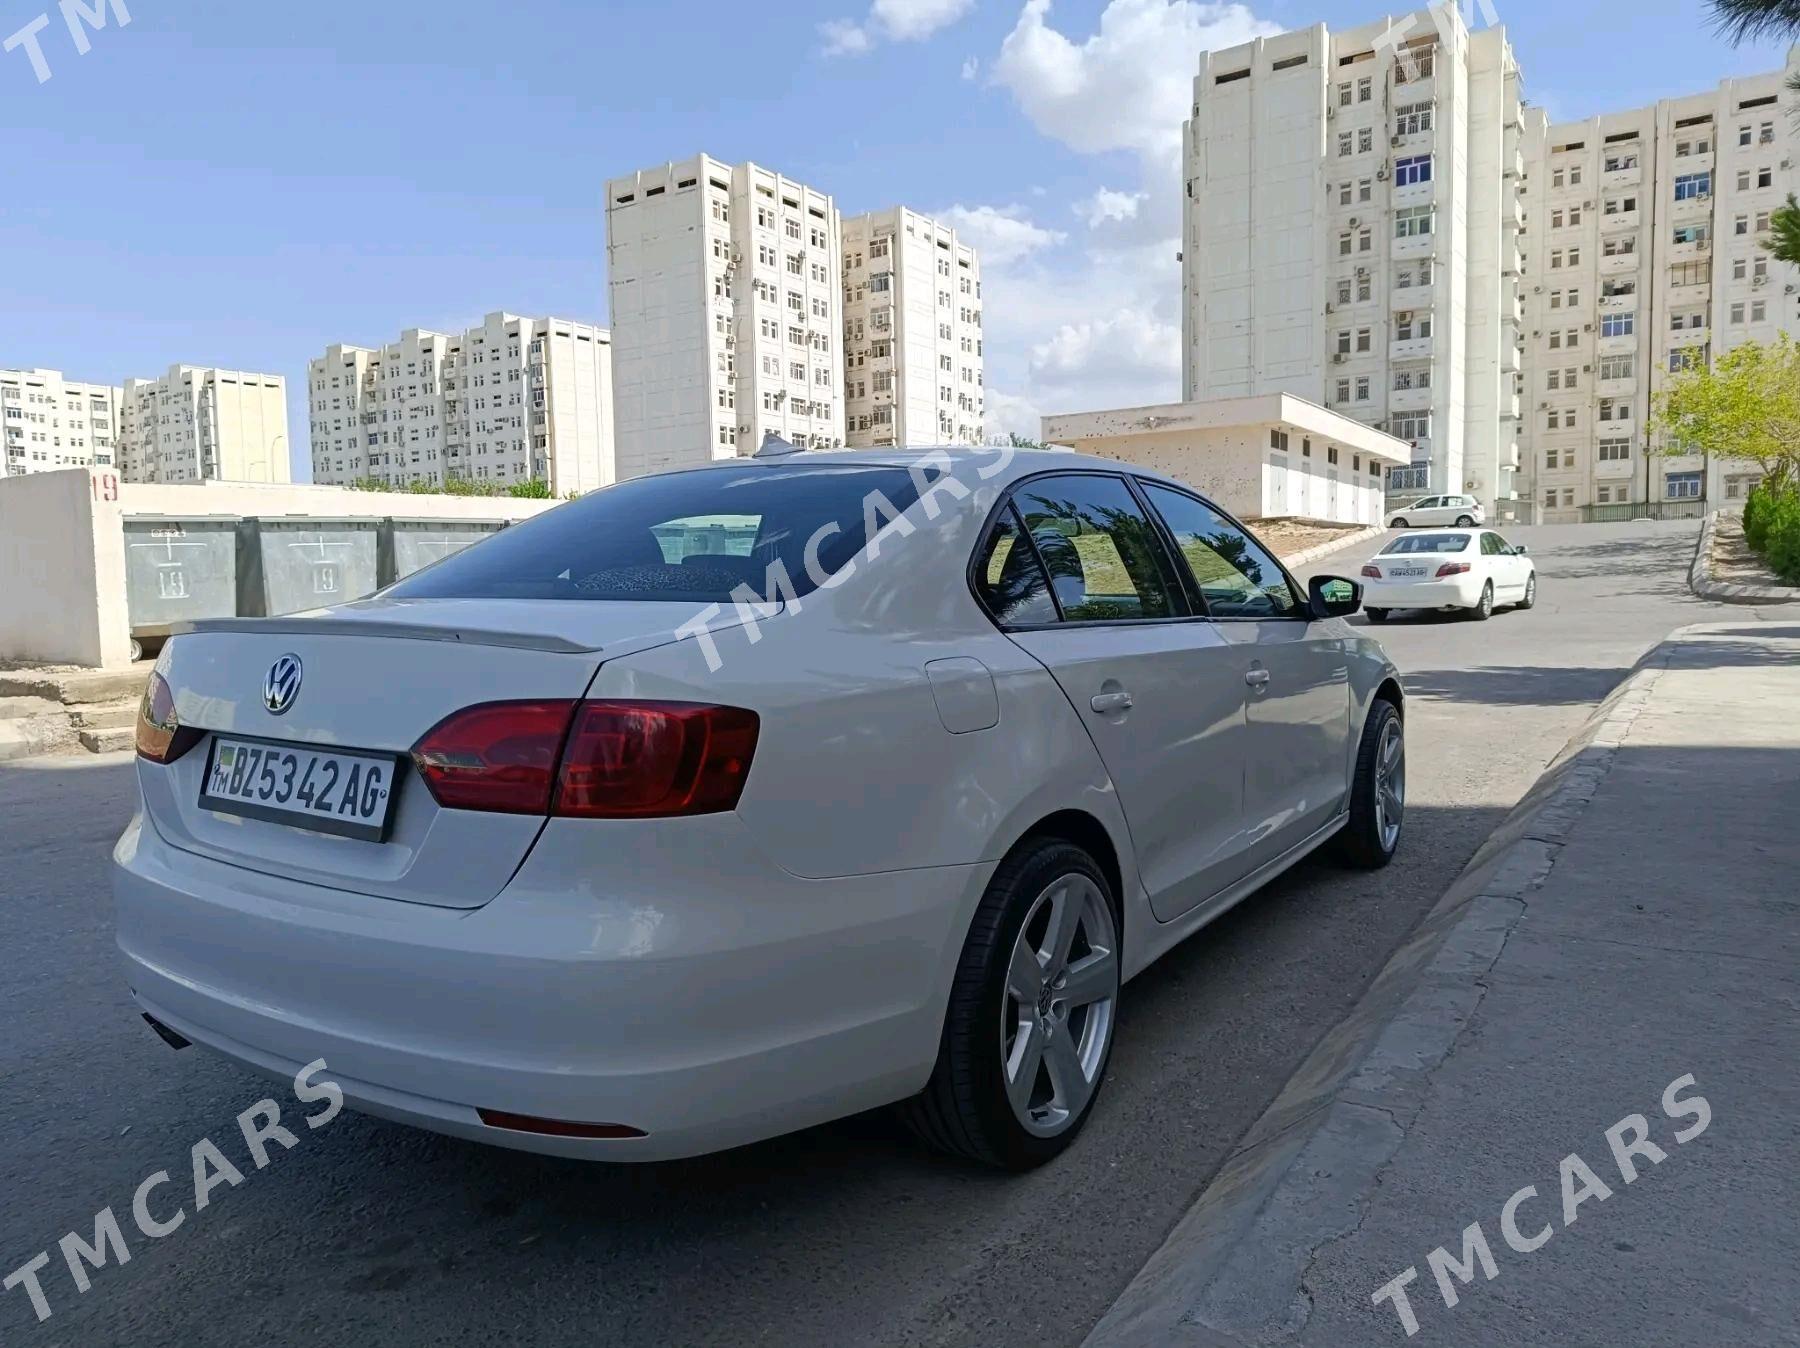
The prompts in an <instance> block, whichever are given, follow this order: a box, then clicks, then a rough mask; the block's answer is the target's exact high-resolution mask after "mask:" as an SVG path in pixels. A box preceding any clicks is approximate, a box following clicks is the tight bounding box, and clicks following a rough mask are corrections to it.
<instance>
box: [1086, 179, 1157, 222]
mask: <svg viewBox="0 0 1800 1348" xmlns="http://www.w3.org/2000/svg"><path fill="white" fill-rule="evenodd" d="M1149 196H1150V194H1149V193H1148V192H1115V191H1113V189H1112V188H1110V187H1102V188H1101V189H1100V190H1099V191H1097V192H1095V193H1094V195H1093V196H1091V197H1089V198H1087V200H1085V201H1078V202H1076V203H1075V205H1074V207H1073V208H1072V209H1073V210H1074V212H1075V214H1077V215H1079V216H1080V217H1081V218H1082V219H1083V220H1085V221H1087V225H1088V228H1089V229H1098V228H1100V226H1101V225H1103V224H1105V223H1106V222H1107V221H1108V220H1118V221H1121V222H1122V221H1126V220H1135V219H1137V213H1138V207H1140V206H1142V205H1143V204H1144V202H1145V201H1146V200H1147V199H1148V198H1149Z"/></svg>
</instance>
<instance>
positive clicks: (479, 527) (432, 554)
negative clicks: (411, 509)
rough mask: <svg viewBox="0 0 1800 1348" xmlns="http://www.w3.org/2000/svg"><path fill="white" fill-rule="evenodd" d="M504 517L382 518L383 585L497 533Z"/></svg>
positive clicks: (504, 522) (381, 568)
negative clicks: (477, 518) (444, 518)
mask: <svg viewBox="0 0 1800 1348" xmlns="http://www.w3.org/2000/svg"><path fill="white" fill-rule="evenodd" d="M506 523H507V522H506V521H505V520H500V519H492V520H434V519H401V518H394V519H389V520H383V521H382V526H383V527H382V531H381V558H380V560H381V565H380V569H379V575H380V577H381V583H382V584H383V585H392V584H393V583H394V582H395V581H397V580H404V579H405V578H406V577H407V576H410V575H412V573H413V572H415V571H418V570H421V569H423V568H424V567H427V566H430V565H431V564H432V563H433V562H441V561H442V560H443V559H444V558H446V557H448V556H450V555H451V554H452V553H457V552H461V551H462V550H463V549H464V548H466V547H468V546H469V545H470V544H471V543H479V542H480V541H481V540H482V539H484V538H487V537H490V536H491V535H493V534H497V533H499V532H500V531H501V530H502V529H504V528H505V527H506Z"/></svg>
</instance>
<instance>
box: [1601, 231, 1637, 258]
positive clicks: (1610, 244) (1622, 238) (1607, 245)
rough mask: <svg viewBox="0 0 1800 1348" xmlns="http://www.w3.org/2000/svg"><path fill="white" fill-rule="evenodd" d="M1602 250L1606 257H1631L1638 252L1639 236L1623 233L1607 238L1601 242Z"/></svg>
mask: <svg viewBox="0 0 1800 1348" xmlns="http://www.w3.org/2000/svg"><path fill="white" fill-rule="evenodd" d="M1600 252H1601V254H1602V255H1604V256H1606V257H1630V256H1631V255H1632V254H1633V253H1635V252H1637V236H1636V235H1635V234H1622V235H1619V236H1618V237H1616V238H1611V239H1606V240H1604V241H1602V242H1601V244H1600Z"/></svg>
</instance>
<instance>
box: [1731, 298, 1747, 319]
mask: <svg viewBox="0 0 1800 1348" xmlns="http://www.w3.org/2000/svg"><path fill="white" fill-rule="evenodd" d="M1731 321H1732V322H1733V323H1742V322H1743V321H1744V302H1743V301H1742V300H1739V301H1738V302H1737V303H1736V304H1733V305H1732V306H1731Z"/></svg>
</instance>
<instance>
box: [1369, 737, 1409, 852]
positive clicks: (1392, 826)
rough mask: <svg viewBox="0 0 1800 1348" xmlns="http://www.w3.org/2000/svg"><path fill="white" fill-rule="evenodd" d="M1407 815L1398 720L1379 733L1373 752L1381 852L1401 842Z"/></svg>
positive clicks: (1403, 745)
mask: <svg viewBox="0 0 1800 1348" xmlns="http://www.w3.org/2000/svg"><path fill="white" fill-rule="evenodd" d="M1405 814H1406V739H1405V736H1404V734H1403V732H1402V731H1401V729H1400V721H1399V718H1398V717H1396V718H1395V719H1393V720H1390V721H1389V722H1388V723H1387V725H1386V726H1385V727H1384V728H1383V729H1382V732H1381V743H1380V745H1379V746H1378V747H1377V748H1376V750H1375V831H1376V834H1377V835H1378V836H1379V837H1380V838H1381V847H1382V850H1383V851H1386V852H1391V851H1393V850H1394V844H1395V843H1397V842H1399V841H1400V823H1401V820H1402V819H1403V818H1404V817H1405Z"/></svg>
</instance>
